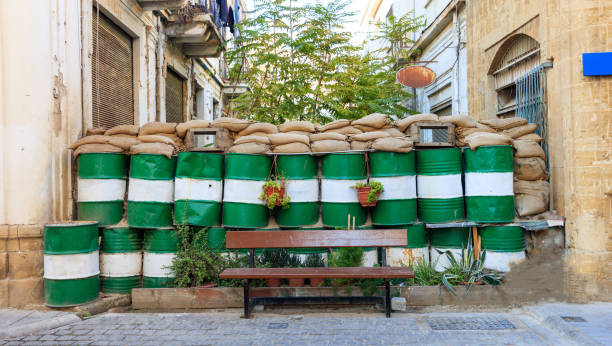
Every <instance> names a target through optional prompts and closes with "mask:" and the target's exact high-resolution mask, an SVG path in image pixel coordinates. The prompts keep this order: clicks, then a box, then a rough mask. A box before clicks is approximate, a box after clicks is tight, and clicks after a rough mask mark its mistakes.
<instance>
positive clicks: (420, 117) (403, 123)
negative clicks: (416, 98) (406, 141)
mask: <svg viewBox="0 0 612 346" xmlns="http://www.w3.org/2000/svg"><path fill="white" fill-rule="evenodd" d="M417 121H438V116H437V115H435V114H433V113H423V114H415V115H411V116H409V117H406V118H404V119H401V120H398V121H396V122H395V126H396V127H397V129H398V130H400V131H402V132H404V131H406V129H407V128H408V127H409V126H410V125H412V124H414V123H416V122H417Z"/></svg>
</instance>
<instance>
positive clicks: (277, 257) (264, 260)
mask: <svg viewBox="0 0 612 346" xmlns="http://www.w3.org/2000/svg"><path fill="white" fill-rule="evenodd" d="M258 261H259V264H260V265H262V266H264V267H268V268H287V267H289V268H298V267H301V266H302V262H301V261H300V258H299V257H298V256H294V255H292V254H290V253H289V250H287V249H285V248H279V249H264V250H263V253H262V254H261V256H260V257H259V260H258Z"/></svg>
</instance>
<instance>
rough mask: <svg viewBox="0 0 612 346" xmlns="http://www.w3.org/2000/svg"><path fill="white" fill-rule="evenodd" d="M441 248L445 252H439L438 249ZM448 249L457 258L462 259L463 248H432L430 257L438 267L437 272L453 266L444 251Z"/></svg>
mask: <svg viewBox="0 0 612 346" xmlns="http://www.w3.org/2000/svg"><path fill="white" fill-rule="evenodd" d="M436 250H439V251H441V252H443V253H442V254H439V253H438V251H436ZM446 251H450V252H451V253H452V254H453V256H454V257H455V260H457V261H460V260H461V251H462V249H455V248H440V247H439V248H433V247H432V248H431V251H430V252H429V258H430V261H431V263H436V261H437V263H436V268H435V270H436V271H437V272H443V271H444V270H445V269H446V268H449V267H450V266H451V264H450V261H449V260H448V257H447V256H446V254H445V253H444V252H446Z"/></svg>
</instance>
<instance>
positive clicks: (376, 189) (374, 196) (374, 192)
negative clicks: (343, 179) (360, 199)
mask: <svg viewBox="0 0 612 346" xmlns="http://www.w3.org/2000/svg"><path fill="white" fill-rule="evenodd" d="M351 187H352V188H355V189H360V188H364V187H369V188H370V191H369V192H368V200H367V202H368V203H374V202H376V201H378V195H379V194H380V193H381V192H383V191H385V188H384V187H383V184H382V183H381V182H378V181H373V180H372V181H370V182H369V183H368V184H366V183H356V184H355V185H353V186H351Z"/></svg>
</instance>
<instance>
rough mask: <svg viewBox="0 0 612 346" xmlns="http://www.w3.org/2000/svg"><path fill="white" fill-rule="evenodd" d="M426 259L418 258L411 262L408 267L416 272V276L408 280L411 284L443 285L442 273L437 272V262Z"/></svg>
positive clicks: (407, 282)
mask: <svg viewBox="0 0 612 346" xmlns="http://www.w3.org/2000/svg"><path fill="white" fill-rule="evenodd" d="M437 263H438V261H437V260H436V262H435V263H431V262H429V261H426V260H425V258H424V257H421V258H417V259H416V260H415V261H412V262H410V263H409V265H408V268H410V270H412V272H413V273H414V278H412V279H408V280H406V284H408V285H411V286H438V285H442V278H441V276H440V273H438V272H436V264H437Z"/></svg>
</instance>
